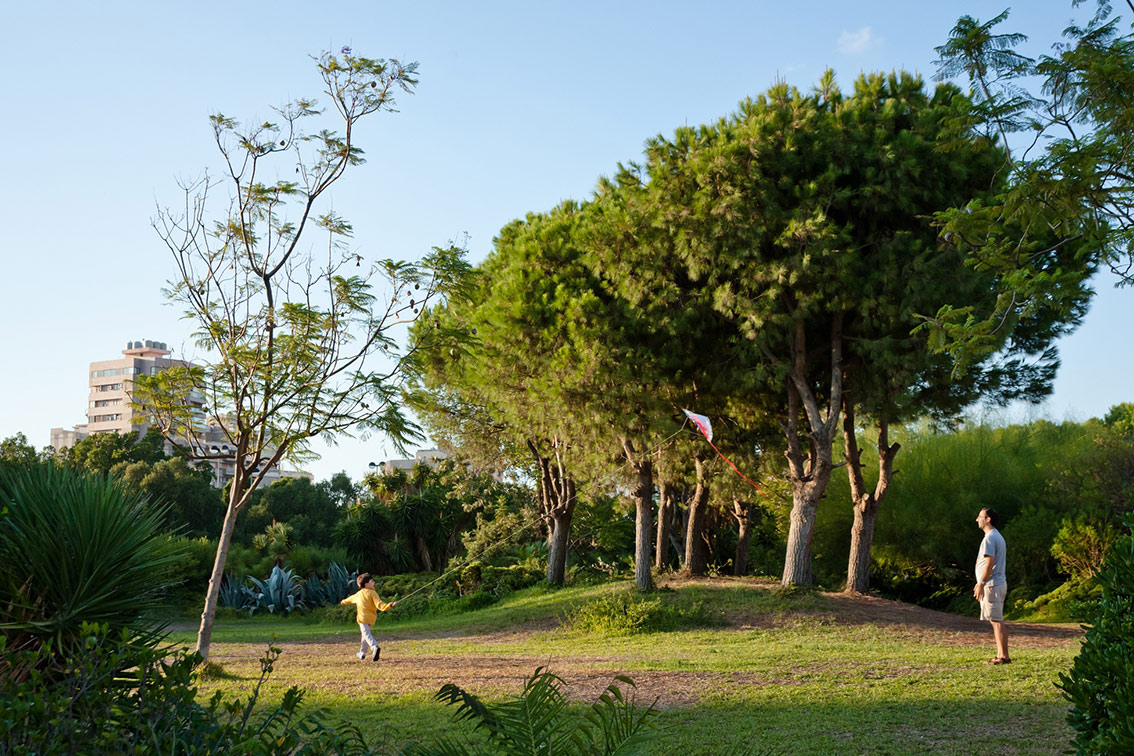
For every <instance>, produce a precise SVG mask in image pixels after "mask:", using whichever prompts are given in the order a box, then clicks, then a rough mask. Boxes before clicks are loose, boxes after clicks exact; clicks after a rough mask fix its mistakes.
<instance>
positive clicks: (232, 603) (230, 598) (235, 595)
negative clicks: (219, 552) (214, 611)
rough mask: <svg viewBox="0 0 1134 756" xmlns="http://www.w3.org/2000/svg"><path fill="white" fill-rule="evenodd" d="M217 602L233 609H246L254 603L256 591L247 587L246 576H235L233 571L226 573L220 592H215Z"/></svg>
mask: <svg viewBox="0 0 1134 756" xmlns="http://www.w3.org/2000/svg"><path fill="white" fill-rule="evenodd" d="M217 603H218V604H220V605H221V606H227V607H231V608H233V609H247V608H248V607H249V606H250V605H253V604H255V603H256V593H255V592H254V591H253V590H252V589H251V588H249V587H248V577H247V576H244V577H240V576H237V574H236V573H234V572H229V573H226V574H225V576H224V581H223V582H222V583H221V589H220V593H219V594H217Z"/></svg>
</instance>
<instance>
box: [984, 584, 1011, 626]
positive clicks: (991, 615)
mask: <svg viewBox="0 0 1134 756" xmlns="http://www.w3.org/2000/svg"><path fill="white" fill-rule="evenodd" d="M1007 595H1008V586H1007V585H986V586H985V587H984V598H983V599H981V601H980V618H981V619H982V620H986V621H990V622H1003V621H1004V597H1005V596H1007Z"/></svg>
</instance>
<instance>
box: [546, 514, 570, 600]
mask: <svg viewBox="0 0 1134 756" xmlns="http://www.w3.org/2000/svg"><path fill="white" fill-rule="evenodd" d="M550 526H551V537H550V538H549V539H548V543H547V582H548V583H550V584H551V585H563V581H564V580H565V579H566V576H567V540H568V537H569V535H570V532H571V513H570V512H564V511H561V510H557V511H555V512H553V513H552V515H551V522H550Z"/></svg>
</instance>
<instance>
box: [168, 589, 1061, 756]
mask: <svg viewBox="0 0 1134 756" xmlns="http://www.w3.org/2000/svg"><path fill="white" fill-rule="evenodd" d="M668 588H669V589H668V590H664V591H662V592H661V593H660V594H659V596H660V598H661V600H662V601H663V602H664V604H665V605H666V606H667V607H670V608H671V609H673V610H675V611H677V612H678V613H680V612H681V611H684V610H690V612H691V613H692V614H694V615H696V614H697V612H698V611H699V612H700V615H699V616H702V617H703V616H704V609H706V608H707V609H708V610H709V611H710V613H711V614H712V616H713V617H712V618H713V622H712V623H711V624H713V625H714V626H713V627H701V628H691V629H685V630H674V631H668V632H652V633H633V634H624V635H619V634H611V633H593V632H592V633H588V632H582V631H579V630H575V629H572V627H571V626H570V625H569V624H565V623H563V621H562V620H563V618H564V617H565V616H566V615H567V614H568V613H569V612H570V611H571V609H572V607H576V606H580V605H583V604H586V603H587V602H594V601H596V600H599V599H602V598H603V597H604V596H608V595H610V594H611V593H613V592H618V591H624V590H625V585H624V584H623V585H618V586H615V585H592V586H584V587H570V588H566V589H561V590H557V591H550V590H546V589H543V590H541V589H531V590H528V591H521V592H518V593H516V594H513V595H511V596H509V597H507V598H506V599H505V600H503V601H501V602H500V603H498V604H495V605H493V606H490V607H488V608H485V609H481V610H479V611H476V612H469V613H465V614H460V615H451V616H439V617H424V618H405V619H399V618H398V617H397V614H396V610H395V611H393V612H391V613H389V615H384V616H383V617H382V619H383V622H381V623H380V624H379V625H376V626H375V628H374V632H375V635H376V636H377V637H378V639H379V641H380V642H381V643H382V659H381V661H380V662H378V663H371V662H359V661H358V660H357V659H356V658H355V656H354V652H355V651H356V650H357V643H358V641H357V638H358V634H357V630H356V629H355V627H354V626H353V624H351V623H350V622H343V623H337V624H325V623H318V622H312V621H304V619H302V618H292V619H285V620H281V619H275V618H254V619H247V620H244V619H242V620H226V621H222V622H219V623H218V626H217V628H216V631H215V633H214V636H213V654H212V660H213V661H216V662H220V663H221V664H222V665H223V668H224V676H223V677H222V678H220V679H215V680H210V681H207V682H204V683H203V684H202V694H203V695H207V694H211V693H212V692H213V691H215V690H218V689H220V690H224V691H226V695H245V694H247V693H248V692H249V691H250V689H251V688H252V686H253V684H254V682H255V680H256V678H257V677H258V675H259V663H258V659H259V657H260V656H261V655H262V654H263V652H264V650H265V648H266V646H267V644H268V643H269V642H270V641H272V638H273V636H275V638H276V640H275V644H276V645H277V646H279V647H281V648H282V649H283V653H282V655H281V657H280V659H279V661H278V662H277V664H276V670H275V674H274V675H273V676H272V678H271V680H270V682H269V683H268V684H267V685H266V686H265V698H266V700H269V701H270V700H275V699H278V697H279V696H280V695H281V694H282V692H283V691H284V690H286V689H287V688H288V687H290V686H292V685H299V686H301V687H303V688H305V689H306V690H307V691H308V699H307V700H308V701H309V702H310V704H311V705H314V706H318V707H323V708H327V709H329V710H331V712H332V714H333V716H332V719H339V718H341V719H345V720H349V721H351V722H353V723H355V724H357V725H359V726H361V727H362V728H363V730H364V731H365V732H367V733H368V734H369V735H370V736H371V740H372V741H375V742H381V743H384V744H387V745H401V744H404V743H407V742H410V741H412V740H422V739H424V740H429V739H431V738H433V737H435V736H438V735H442V734H444V735H453V734H462V733H464V732H467V731H468V729H469V728H468V727H467V726H466V725H464V724H463V723H456V722H454V721H453V719H452V713H453V710H452V709H449V708H447V707H445V706H443V705H441V704H438V703H435V702H434V701H433V700H432V697H433V694H434V693H435V692H436V691H437V689H438V688H439V687H440V686H441V685H442V684H443V683H446V682H455V683H457V684H459V685H461V686H463V687H465V688H466V689H467V690H469V691H471V692H473V693H475V694H477V695H480V696H482V697H484V698H486V699H488V700H501V699H504V698H507V697H509V696H513V695H515V694H517V693H518V692H519V690H520V688H521V685H522V682H523V679H524V678H525V677H526V676H527V675H529V674H531V673H532V672H533V670H534V669H535V668H536V667H539V666H543V667H547V668H550V670H551V671H553V672H555V673H556V674H558V675H559V676H561V677H562V678H563V679H564V680H565V682H566V683H567V686H568V687H567V690H568V693H569V695H570V696H571V698H572V699H574V700H577V701H579V704H578V705H579V708H580V710H581V709H582V708H583V707H584V706H585V705H586V703H587V702H589V701H592V700H594V699H595V697H596V696H597V695H599V694H600V693H601V692H602V690H603V689H604V688H605V687H606V686H607V685H608V684H610V682H611V681H612V680H613V678H614V676H615V675H619V674H623V675H626V676H628V677H630V678H632V679H633V680H634V681H635V683H636V686H637V687H636V690H635V694H636V696H637V699H638V700H639V701H640V702H644V703H649V702H651V701H654V699H655V698H656V699H657V706H658V707H659V709H660V713H659V714H658V716H657V717H656V719H655V723H656V725H657V727H658V728H659V729H660V731H661V732H660V736H659V737H658V739H657V740H656V741H655V742H654V743H653V744H652V745H651V747H650V748H649V753H652V754H675V755H676V754H682V755H686V754H725V753H747V752H752V753H784V754H907V753H940V754H970V753H975V752H977V751H980V752H984V753H1002V754H1056V753H1061V752H1062V751H1063V750H1064V749H1065V747H1066V745H1067V743H1068V741H1069V740H1070V737H1071V735H1070V729H1069V727H1068V726H1067V724H1066V721H1065V717H1066V708H1067V707H1066V705H1065V704H1064V702H1063V701H1062V699H1061V697H1060V694H1059V691H1058V690H1057V689H1056V688H1055V687H1054V686H1053V682H1054V681H1055V680H1056V679H1057V674H1058V673H1059V672H1060V671H1063V670H1066V669H1067V668H1068V667H1069V665H1070V663H1071V660H1072V658H1073V657H1074V655H1075V653H1076V650H1077V648H1078V644H1079V639H1080V632H1079V630H1078V628H1076V627H1074V626H1066V625H1022V624H1018V623H1011V624H1010V633H1011V635H1010V642H1011V648H1012V656H1013V658H1014V663H1013V664H1011V665H1007V666H986V665H984V664H982V662H983V661H984V660H985V659H987V658H989V657H990V656H992V638H991V632H990V631H989V629H988V626H987V624H982V623H979V622H978V621H976V620H973V619H969V618H963V617H956V616H953V615H945V614H941V613H938V612H932V611H929V610H924V609H919V608H917V607H912V606H908V605H904V604H898V603H896V602H891V601H886V600H883V599H877V598H868V597H852V596H846V595H842V594H825V593H817V592H808V591H803V592H794V593H788V594H785V593H784V592H781V591H779V590H776V589H774V587H773V586H770V585H768V584H766V583H759V582H757V581H752V580H737V579H716V580H712V581H707V580H703V581H694V582H680V583H678V582H674V583H670V584H669V586H668ZM695 609H696V610H697V611H693V610H695ZM174 639H175V640H178V641H181V642H184V643H191V641H192V639H193V632H192V630H190V629H189V628H188V627H183V628H179V629H178V630H177V631H176V632H175V633H174Z"/></svg>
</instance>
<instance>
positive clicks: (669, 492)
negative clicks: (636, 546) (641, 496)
mask: <svg viewBox="0 0 1134 756" xmlns="http://www.w3.org/2000/svg"><path fill="white" fill-rule="evenodd" d="M672 523H673V488H672V487H671V486H670V485H669V484H668V483H666V482H665V481H664V480H663V481H661V482H659V483H658V531H657V536H658V538H657V544H656V545H655V547H654V568H655V569H657V570H664V569H665V567H666V564H667V563H668V561H669V560H668V559H667V558H666V557H667V556H668V555H669V531H670V526H671V525H672Z"/></svg>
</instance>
